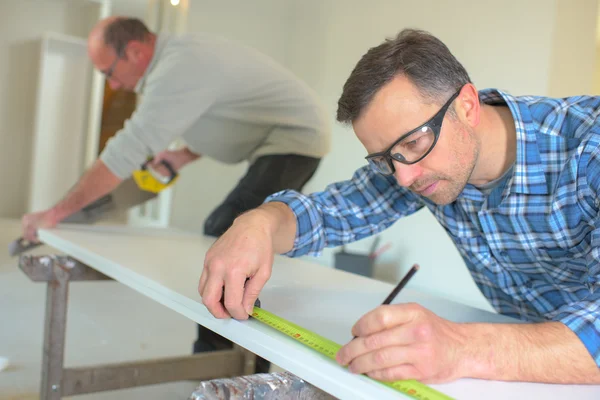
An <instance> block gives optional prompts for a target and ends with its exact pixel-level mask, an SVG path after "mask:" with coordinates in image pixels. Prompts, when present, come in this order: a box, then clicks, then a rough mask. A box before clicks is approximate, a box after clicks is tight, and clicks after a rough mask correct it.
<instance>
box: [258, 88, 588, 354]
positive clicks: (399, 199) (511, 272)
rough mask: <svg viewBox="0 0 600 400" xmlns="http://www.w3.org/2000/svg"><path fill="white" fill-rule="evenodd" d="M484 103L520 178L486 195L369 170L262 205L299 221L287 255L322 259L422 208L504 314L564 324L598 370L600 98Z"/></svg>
mask: <svg viewBox="0 0 600 400" xmlns="http://www.w3.org/2000/svg"><path fill="white" fill-rule="evenodd" d="M480 97H481V99H482V101H483V102H485V103H488V104H506V105H508V107H509V108H510V111H511V112H512V115H513V118H514V120H515V127H516V133H517V157H516V163H515V165H514V168H513V171H512V173H509V174H506V176H505V177H504V178H503V179H501V180H500V182H499V184H498V185H497V186H496V187H495V188H494V189H493V190H492V191H491V192H490V193H489V195H487V196H486V195H484V194H483V193H482V192H481V191H480V190H479V189H477V188H476V187H475V186H472V185H467V186H466V187H465V189H464V190H463V192H462V193H461V194H460V196H459V197H458V198H457V199H456V201H454V202H453V203H451V204H448V205H444V206H439V205H436V204H434V203H433V202H431V201H430V200H428V199H426V198H422V197H420V196H418V195H416V194H415V193H413V192H411V191H409V190H407V189H406V188H403V187H401V186H399V185H398V184H397V182H396V181H395V179H394V178H393V177H385V176H382V175H379V174H377V173H375V172H374V171H372V170H371V169H370V168H369V167H368V166H365V167H363V168H361V169H359V170H357V171H356V173H355V174H354V176H353V177H352V179H350V180H348V181H344V182H339V183H335V184H332V185H329V186H328V187H327V188H326V189H325V190H324V191H323V192H319V193H314V194H312V195H309V196H306V195H302V194H299V193H297V192H294V191H284V192H280V193H277V194H274V195H273V196H271V197H270V198H269V199H267V201H280V202H284V203H286V204H287V205H288V206H289V207H290V208H291V209H292V210H293V212H294V213H295V215H296V217H297V222H298V229H297V232H296V239H295V243H294V248H293V250H292V251H290V252H289V253H288V254H287V255H289V256H300V255H305V254H312V255H319V254H320V252H321V250H322V249H323V247H325V246H328V247H333V246H339V245H342V244H344V243H349V242H352V241H356V240H359V239H362V238H365V237H367V236H371V235H374V234H376V233H378V232H380V231H382V230H384V229H386V228H387V227H389V226H390V225H392V224H393V223H394V222H395V221H397V220H398V219H399V218H401V217H403V216H406V215H409V214H411V213H414V212H415V211H417V210H419V209H420V208H422V207H423V206H425V207H427V208H428V209H429V210H430V211H431V212H432V213H433V215H434V216H435V217H436V219H437V220H438V221H439V222H440V224H442V226H443V227H444V228H445V229H446V231H447V232H448V234H449V235H450V237H451V238H452V240H454V243H455V244H456V247H457V248H458V250H459V251H460V254H461V255H462V257H463V259H464V261H465V263H466V265H467V267H468V268H469V270H470V272H471V275H472V276H473V279H474V280H475V282H476V283H477V285H478V286H479V289H480V290H481V292H482V293H483V294H484V295H485V297H486V298H487V299H488V300H489V301H490V303H491V304H492V306H493V307H494V308H495V309H496V310H497V311H498V312H499V313H501V314H504V315H508V316H512V317H516V318H520V319H522V320H526V321H532V322H533V321H538V322H539V321H560V322H562V323H564V324H565V325H566V326H568V327H569V328H570V329H571V330H572V331H573V332H575V334H576V335H577V336H578V337H579V339H581V341H582V342H583V344H584V345H585V346H586V348H587V349H588V351H589V352H590V354H591V356H592V357H593V358H594V360H595V361H596V364H598V365H600V320H599V319H598V317H599V316H600V218H599V213H598V210H599V208H600V146H599V145H600V121H597V118H598V115H599V114H600V97H589V96H580V97H570V98H564V99H553V98H546V97H530V96H527V97H513V96H510V95H509V94H507V93H504V92H500V91H498V90H494V89H487V90H483V91H481V92H480Z"/></svg>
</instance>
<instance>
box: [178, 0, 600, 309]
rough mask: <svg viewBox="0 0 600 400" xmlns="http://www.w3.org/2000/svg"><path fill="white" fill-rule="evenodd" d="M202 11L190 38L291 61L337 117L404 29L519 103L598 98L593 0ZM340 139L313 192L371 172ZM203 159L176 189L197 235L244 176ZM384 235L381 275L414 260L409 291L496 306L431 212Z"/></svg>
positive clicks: (406, 1)
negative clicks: (360, 73)
mask: <svg viewBox="0 0 600 400" xmlns="http://www.w3.org/2000/svg"><path fill="white" fill-rule="evenodd" d="M198 4H200V6H197V3H196V2H195V1H194V4H193V5H192V9H191V15H190V20H189V22H188V27H189V29H190V30H200V31H202V30H208V31H212V32H219V33H223V34H225V35H226V36H229V37H232V38H234V39H238V40H241V41H243V42H245V43H247V44H250V45H253V46H255V47H257V48H258V49H260V50H262V51H264V52H265V53H267V54H269V55H271V56H273V57H274V58H276V59H278V60H280V61H283V63H284V64H285V65H286V66H288V67H289V68H290V69H291V70H292V71H293V72H295V73H296V74H297V75H298V76H299V77H301V78H302V79H304V80H305V81H306V82H307V83H308V84H309V85H310V86H312V87H313V88H314V89H315V90H316V91H317V92H318V93H319V94H320V96H321V97H322V99H323V100H324V101H325V103H326V105H327V107H328V111H329V114H330V115H331V117H332V120H334V118H335V111H336V108H337V100H338V98H339V95H340V93H341V90H342V86H343V84H344V82H345V80H346V79H347V77H348V75H349V73H350V71H351V70H352V68H353V67H354V65H355V64H356V62H357V61H358V60H359V58H360V57H361V56H362V55H363V54H364V53H365V52H366V51H367V50H368V48H370V47H372V46H376V45H378V44H379V43H381V42H382V41H383V39H384V38H385V37H386V36H392V35H395V34H396V33H397V32H398V31H399V30H401V29H402V28H405V27H415V28H420V29H425V30H429V31H430V32H432V33H433V34H435V35H437V36H438V37H440V38H441V39H442V40H443V41H444V42H445V43H446V44H447V45H448V46H449V48H450V49H451V51H452V52H453V53H454V54H455V55H456V56H457V58H458V59H459V60H460V61H461V62H462V63H463V64H464V65H465V67H466V68H467V70H468V71H469V73H470V75H471V78H472V80H473V82H474V83H475V85H476V86H477V87H479V88H484V87H497V88H500V89H504V90H508V91H510V92H511V93H512V94H515V95H521V94H537V95H563V94H574V93H576V92H578V93H591V90H592V86H591V85H592V71H593V68H594V67H593V65H594V62H595V50H594V41H595V26H596V20H595V16H596V14H597V13H596V0H581V1H577V2H576V6H577V8H571V7H572V6H571V5H572V2H571V1H570V0H528V1H526V2H523V1H520V0H506V1H502V2H499V1H492V0H484V1H480V0H479V1H478V0H455V1H453V2H441V1H435V0H423V1H419V2H415V1H410V0H372V1H370V2H366V1H364V0H303V1H301V2H300V1H292V2H285V3H281V2H278V1H276V0H272V1H267V0H264V1H258V2H252V4H251V5H250V4H248V2H246V1H242V0H238V1H233V0H229V1H225V2H219V1H217V0H212V1H208V0H206V1H200V2H198ZM590 46H591V50H590ZM282 50H283V51H282ZM566 58H568V60H566ZM333 135H334V140H333V150H332V152H331V154H330V155H329V156H327V157H326V158H325V159H324V161H323V163H322V164H321V167H320V169H319V171H318V172H317V174H316V176H315V177H314V179H313V180H312V181H311V182H310V183H309V185H307V191H314V190H320V189H322V188H324V187H325V185H327V184H328V183H331V182H334V181H337V180H343V179H347V178H348V177H350V176H351V174H352V172H353V171H354V170H355V169H357V168H359V167H360V166H362V165H364V156H365V151H364V149H363V148H362V146H361V145H360V143H359V142H358V140H357V139H356V137H355V136H354V134H353V132H352V131H351V130H350V129H348V128H345V127H342V126H340V125H339V124H337V123H334V132H333ZM203 163H204V164H202V163H199V164H198V165H195V166H191V167H189V169H188V170H186V171H184V174H183V175H184V176H182V181H181V182H180V183H179V184H178V185H177V191H176V205H175V215H174V223H175V225H178V226H182V227H186V228H190V229H196V230H200V229H201V227H202V222H203V218H204V217H205V216H206V215H207V214H208V212H209V211H210V209H212V207H213V206H215V205H216V204H217V203H218V201H220V199H221V198H222V197H223V196H224V195H225V193H226V192H227V191H229V190H230V189H231V187H232V186H233V184H234V183H235V180H236V179H237V178H238V177H239V176H241V174H242V173H243V172H244V169H245V166H237V167H223V166H220V165H217V164H216V163H211V162H208V161H203ZM221 173H225V175H224V176H225V177H224V178H221ZM217 174H219V175H218V178H217ZM194 185H196V186H195V187H194ZM178 206H183V207H181V208H178ZM382 236H383V240H382V244H383V243H386V242H387V241H390V242H392V243H393V247H392V249H391V250H389V251H388V252H387V253H385V254H384V255H383V256H382V257H381V265H380V266H379V267H378V269H377V272H376V274H377V276H378V277H379V278H380V279H385V280H390V281H393V282H395V281H397V280H398V279H399V278H400V277H401V276H402V275H403V274H404V273H405V272H406V271H407V270H408V268H409V267H410V266H411V265H412V264H413V263H416V262H417V263H419V264H420V265H421V267H422V269H421V271H420V272H419V274H417V275H416V277H415V279H414V280H413V282H412V283H411V284H412V285H414V286H415V287H419V288H421V289H423V290H428V291H432V292H436V293H440V294H443V295H445V296H447V297H449V298H452V299H455V300H458V301H462V302H465V303H468V304H472V305H475V306H478V307H481V308H486V309H490V307H489V306H488V304H487V301H486V300H485V299H484V298H483V296H482V295H481V294H480V293H479V291H478V289H477V288H476V286H475V285H474V283H473V282H472V279H471V277H470V275H469V273H468V271H467V270H466V268H465V266H464V262H463V261H462V259H461V257H460V256H459V254H458V252H457V250H456V249H455V247H454V245H453V243H452V242H451V240H450V239H449V238H448V237H447V235H446V233H445V232H444V231H443V229H442V228H441V227H440V226H439V225H438V224H437V222H436V221H435V219H434V218H433V217H432V216H431V215H430V213H429V212H427V211H420V212H418V213H417V214H415V215H413V216H410V217H408V218H406V219H404V220H402V221H399V222H398V223H396V224H395V225H394V226H393V227H392V228H390V229H389V230H387V231H386V232H384V233H383V235H382ZM371 242H372V239H365V240H363V241H362V242H361V243H355V244H353V245H351V246H349V248H350V249H353V250H357V251H358V250H361V251H364V250H366V249H367V248H368V247H369V245H370V243H371ZM334 251H335V250H332V249H329V250H326V251H325V253H324V255H323V256H322V257H321V258H319V259H317V260H315V261H317V262H320V263H322V264H325V265H332V264H333V259H332V257H333V252H334Z"/></svg>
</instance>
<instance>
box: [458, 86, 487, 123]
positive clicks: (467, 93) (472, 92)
mask: <svg viewBox="0 0 600 400" xmlns="http://www.w3.org/2000/svg"><path fill="white" fill-rule="evenodd" d="M454 104H455V107H454V109H455V110H456V113H457V114H458V119H459V120H461V121H462V122H464V123H466V124H468V125H469V126H470V127H472V128H475V127H476V126H477V125H479V120H480V117H481V104H480V103H479V93H478V92H477V89H476V88H475V86H474V85H473V84H472V83H467V84H466V85H464V86H463V87H462V89H461V91H460V94H459V95H458V97H457V98H456V100H455V103H454Z"/></svg>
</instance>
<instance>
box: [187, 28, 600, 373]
mask: <svg viewBox="0 0 600 400" xmlns="http://www.w3.org/2000/svg"><path fill="white" fill-rule="evenodd" d="M599 109H600V98H597V97H589V96H579V97H573V98H566V99H551V98H544V97H513V96H511V95H509V94H508V93H504V92H501V91H499V90H495V89H487V90H482V91H477V90H476V89H475V87H474V85H473V84H472V83H471V81H470V78H469V76H468V74H467V72H466V71H465V69H464V67H463V66H462V65H461V64H460V63H459V62H458V60H456V58H455V57H454V56H453V55H452V54H451V53H450V51H449V50H448V48H447V47H446V46H445V45H444V44H443V43H442V42H440V41H439V40H438V39H437V38H435V37H433V36H431V35H430V34H428V33H426V32H422V31H415V30H404V31H402V32H401V33H400V34H399V35H398V36H397V37H396V38H394V39H389V40H386V41H385V42H384V43H383V44H381V45H379V46H377V47H374V48H372V49H370V50H369V51H368V52H367V53H366V54H365V55H364V56H363V57H362V58H361V60H360V61H359V62H358V64H357V65H356V67H355V68H354V70H353V71H352V73H351V75H350V77H349V78H348V80H347V82H346V84H345V85H344V90H343V93H342V95H341V98H340V100H339V103H338V113H337V119H338V121H340V122H343V123H350V124H352V126H353V128H354V131H355V133H356V135H357V136H358V138H359V140H360V141H361V142H362V144H363V145H364V147H365V149H366V150H367V152H368V154H369V155H368V156H367V161H368V164H369V165H368V166H365V167H363V168H361V169H359V170H358V171H356V173H355V174H354V176H353V177H352V179H350V180H348V181H345V182H339V183H335V184H332V185H330V186H328V187H327V188H326V189H325V190H324V191H323V192H319V193H313V194H311V195H308V196H306V195H302V194H299V193H297V192H294V191H283V192H281V193H277V194H275V195H273V196H271V197H270V198H269V199H268V200H267V202H266V203H265V204H264V205H262V206H260V207H259V208H257V209H256V210H253V211H251V212H249V213H247V214H245V215H242V216H241V217H239V218H237V219H236V221H235V222H234V224H233V225H232V227H231V228H230V229H229V230H228V231H227V232H226V233H225V234H224V235H223V236H221V237H220V239H219V240H217V242H215V244H214V245H213V247H212V248H211V249H210V251H209V252H208V253H207V255H206V259H205V268H204V270H203V272H202V275H201V277H200V282H199V292H200V294H201V296H202V300H203V302H204V304H205V305H206V307H207V308H208V309H209V310H210V312H211V313H212V314H213V315H214V316H215V317H217V318H228V317H230V316H231V317H234V318H237V319H245V318H247V316H248V314H249V312H250V311H251V309H252V308H251V306H252V304H253V303H254V300H255V299H256V298H257V296H258V294H259V292H260V290H261V289H262V287H263V286H264V284H265V282H266V281H267V279H268V278H269V276H270V272H271V264H272V257H273V253H282V254H286V255H289V256H300V255H305V254H313V255H315V254H318V253H319V252H320V251H321V250H322V249H323V247H324V246H339V245H342V244H344V243H349V242H352V241H355V240H359V239H362V238H364V237H367V236H370V235H374V234H376V233H378V232H380V231H382V230H384V229H385V228H387V227H389V226H390V225H392V224H393V223H394V222H395V221H397V220H398V219H400V218H402V217H404V216H406V215H409V214H411V213H414V212H415V211H417V210H419V209H421V208H422V207H427V208H428V209H429V210H430V211H431V212H432V213H433V215H434V216H435V217H436V219H437V220H438V221H439V222H440V224H442V226H443V227H444V228H445V229H446V231H447V232H448V234H449V235H450V237H451V238H452V239H453V240H454V242H455V244H456V246H457V248H458V250H459V251H460V253H461V255H462V256H463V258H464V261H465V263H466V265H467V267H468V268H469V271H470V272H471V275H472V277H473V279H474V280H475V282H476V283H477V285H478V286H479V288H480V290H481V291H482V293H483V294H484V295H485V296H486V298H487V299H488V300H489V301H490V303H491V304H492V305H493V306H494V307H495V309H496V310H497V311H498V312H500V313H502V314H505V315H508V316H511V317H515V318H519V319H521V320H523V321H525V322H527V323H524V324H485V323H479V324H460V323H454V322H451V321H448V320H445V319H443V318H440V317H439V316H437V315H435V314H434V313H432V312H431V311H429V310H427V309H425V308H423V307H422V306H419V305H415V304H396V305H387V306H381V307H379V308H377V309H375V310H373V311H372V312H369V313H367V314H366V315H364V316H363V317H362V318H361V319H360V320H359V321H358V322H357V323H356V325H355V326H354V327H353V329H352V334H353V335H355V336H357V338H356V339H354V340H352V341H351V342H350V343H348V344H347V345H345V346H344V347H343V348H342V349H341V350H340V351H339V353H338V354H337V360H338V362H339V363H340V364H342V365H348V366H349V369H350V371H352V372H355V373H361V374H367V375H369V376H370V377H372V378H375V379H381V380H396V379H418V380H421V381H425V382H447V381H452V380H455V379H459V378H463V377H472V378H480V379H492V380H506V381H533V382H556V383H600V370H599V369H598V364H599V363H600V318H598V317H599V316H600V250H599V249H600V219H599V218H598V215H600V213H599V211H600V150H599V149H600V147H599V145H600V123H598V122H597V120H596V118H597V115H598V110H599ZM246 277H251V279H250V280H249V281H248V283H247V284H246V286H245V290H244V289H242V288H244V285H243V280H244V279H246ZM223 285H224V286H225V287H226V290H225V302H224V304H227V309H225V307H224V305H223V304H222V303H220V302H219V299H220V296H221V293H222V286H223ZM565 367H566V368H565Z"/></svg>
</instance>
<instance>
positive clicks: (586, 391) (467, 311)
mask: <svg viewBox="0 0 600 400" xmlns="http://www.w3.org/2000/svg"><path fill="white" fill-rule="evenodd" d="M40 238H41V240H42V241H43V242H45V243H47V244H49V245H50V246H52V247H54V248H56V249H59V250H60V251H63V252H65V253H66V254H69V255H71V256H73V257H74V258H76V259H78V260H80V261H82V262H84V263H86V264H88V265H89V266H91V267H93V268H95V269H97V270H98V271H100V272H102V273H104V274H106V275H108V276H111V277H112V278H114V279H115V280H118V281H120V282H121V283H123V284H125V285H127V286H129V287H131V288H132V289H134V290H136V291H138V292H140V293H142V294H144V295H146V296H148V297H150V298H152V299H154V300H155V301H157V302H159V303H161V304H163V305H165V306H167V307H169V308H171V309H173V310H174V311H176V312H179V313H180V314H183V315H185V316H186V317H188V318H190V319H192V320H194V321H195V322H197V323H200V324H202V325H204V326H206V327H208V328H209V329H211V330H214V331H215V332H217V333H219V334H220V335H222V336H225V337H226V338H228V339H230V340H232V341H234V342H236V343H238V344H240V345H241V346H243V347H245V348H247V349H249V350H250V351H252V352H254V353H256V354H258V355H260V356H262V357H264V358H266V359H268V360H270V361H272V362H273V363H275V364H277V365H279V366H281V367H282V368H285V369H287V370H289V371H290V372H292V373H294V374H296V375H298V376H300V377H301V378H303V379H306V380H307V381H309V382H311V383H312V384H314V385H315V386H317V387H319V388H321V389H323V390H325V391H326V392H328V393H331V394H332V395H334V396H336V397H339V398H341V399H365V398H377V399H384V400H385V399H397V398H404V395H402V394H400V393H398V392H396V391H393V390H391V389H389V388H387V387H385V386H383V385H381V384H379V383H377V382H375V381H373V380H370V379H368V378H366V377H364V376H357V375H354V374H351V373H349V372H348V371H347V370H346V369H344V368H342V367H340V366H339V365H337V363H335V362H334V361H331V360H329V359H327V358H325V357H324V356H321V355H320V354H318V353H316V352H314V351H312V350H310V349H308V348H306V347H305V346H303V345H302V344H300V343H298V342H295V341H294V340H292V339H290V338H288V337H286V336H284V335H283V334H280V333H279V332H276V331H274V330H272V329H271V328H269V327H267V326H265V325H263V324H262V323H260V322H258V321H255V320H248V321H236V320H217V319H215V318H213V317H212V316H211V315H210V314H209V313H208V311H207V310H206V308H205V307H204V306H203V305H202V303H201V299H200V297H199V295H198V292H197V285H198V280H199V277H200V274H201V272H202V266H203V261H204V254H205V253H206V251H207V249H208V248H209V246H210V245H211V244H212V242H213V239H210V238H206V237H202V236H198V235H194V234H188V233H185V232H179V231H174V230H156V229H155V230H153V229H140V228H137V229H132V228H130V227H111V226H94V227H89V226H87V227H86V226H77V225H61V226H60V227H59V228H58V229H52V230H41V231H40ZM392 287H393V285H390V284H387V283H383V282H379V281H375V280H373V279H368V278H365V277H361V276H358V275H353V274H350V273H346V272H343V271H340V270H335V269H331V268H327V267H323V266H320V265H317V264H312V263H309V262H306V261H301V260H296V259H289V258H285V257H279V256H278V257H276V259H275V265H274V268H273V274H272V277H271V279H270V280H269V282H268V283H267V285H266V286H265V288H264V289H263V291H262V293H261V295H260V299H261V302H262V304H263V308H264V309H266V310H268V311H271V312H273V313H275V314H277V315H279V316H281V317H283V318H286V319H288V320H290V321H292V322H294V323H296V324H298V325H301V326H304V327H305V328H308V329H310V330H313V331H314V332H317V333H319V334H320V335H323V336H325V337H327V338H329V339H331V340H334V341H336V342H338V343H345V342H347V341H348V340H350V338H351V334H350V328H351V326H352V325H353V324H354V322H355V321H356V320H357V319H358V318H359V317H360V316H361V315H363V314H364V313H365V312H367V311H369V310H371V309H372V308H374V307H376V306H377V305H378V304H380V303H381V301H382V299H383V298H385V296H386V295H387V294H388V293H389V292H390V291H391V289H392ZM408 301H415V302H418V303H420V304H422V305H424V306H426V307H428V308H429V309H431V310H432V311H434V312H436V313H437V314H438V315H440V316H442V317H444V318H447V319H450V320H453V321H457V322H470V321H487V322H509V321H510V322H514V320H512V319H509V318H506V317H503V316H500V315H496V314H492V313H488V312H485V311H482V310H478V309H474V308H471V307H467V306H464V305H461V304H458V303H454V302H452V301H448V300H445V299H442V298H438V297H435V296H431V295H426V294H423V293H419V292H417V291H415V290H410V289H406V290H405V291H404V292H402V293H401V294H400V295H399V296H398V298H397V299H396V300H395V302H408ZM123 306H124V307H126V305H123ZM90 312H91V313H92V315H93V310H90ZM431 386H433V387H434V388H436V389H437V390H439V391H441V392H443V393H446V394H447V395H450V396H453V397H455V398H457V399H479V398H482V397H484V396H485V398H486V400H494V399H506V398H516V397H518V398H544V399H558V398H566V397H569V398H577V399H598V398H599V395H600V386H591V385H587V386H586V385H544V384H532V383H522V382H514V383H507V382H494V381H483V380H475V379H462V380H459V381H457V382H453V383H449V384H441V385H431Z"/></svg>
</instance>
